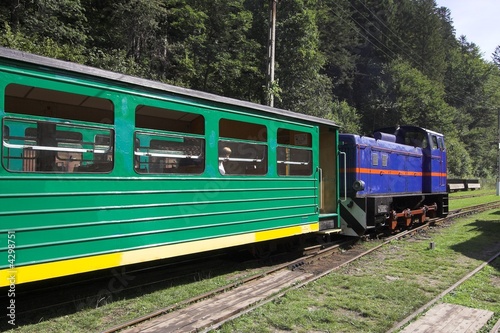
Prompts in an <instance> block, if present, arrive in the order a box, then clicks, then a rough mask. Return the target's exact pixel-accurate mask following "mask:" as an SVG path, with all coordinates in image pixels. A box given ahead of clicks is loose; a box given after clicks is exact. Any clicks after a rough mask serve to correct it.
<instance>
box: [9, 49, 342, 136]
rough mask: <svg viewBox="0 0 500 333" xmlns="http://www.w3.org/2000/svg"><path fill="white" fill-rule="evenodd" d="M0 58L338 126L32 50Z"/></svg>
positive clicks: (317, 118)
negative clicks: (44, 54) (42, 54)
mask: <svg viewBox="0 0 500 333" xmlns="http://www.w3.org/2000/svg"><path fill="white" fill-rule="evenodd" d="M0 59H8V60H10V61H14V62H23V63H28V64H30V65H35V66H39V67H42V68H43V67H45V68H50V69H55V70H59V71H66V72H71V73H73V74H76V75H82V74H83V75H86V76H92V77H97V78H100V79H105V80H110V81H114V82H119V83H125V84H128V85H133V86H138V87H142V88H147V89H154V90H159V91H163V92H167V93H171V94H175V95H179V96H184V97H190V98H195V99H201V100H205V101H210V102H216V103H222V104H227V105H231V106H237V107H243V108H247V109H251V110H255V111H259V112H264V113H269V114H272V115H277V116H283V117H287V118H293V119H299V120H302V121H306V122H309V123H314V124H323V125H328V126H331V127H336V128H338V127H339V125H337V124H336V123H335V122H333V121H331V120H328V119H323V118H319V117H315V116H310V115H306V114H300V113H296V112H292V111H289V110H284V109H279V108H274V107H270V106H266V105H261V104H257V103H252V102H247V101H242V100H238V99H234V98H229V97H223V96H219V95H215V94H210V93H206V92H202V91H198V90H193V89H187V88H182V87H178V86H173V85H170V84H166V83H161V82H158V81H152V80H147V79H142V78H139V77H134V76H129V75H125V74H120V73H116V72H112V71H107V70H103V69H98V68H95V67H90V66H85V65H80V64H76V63H72V62H68V61H63V60H58V59H53V58H48V57H43V56H39V55H35V54H31V53H26V52H22V51H18V50H12V49H8V48H4V47H0Z"/></svg>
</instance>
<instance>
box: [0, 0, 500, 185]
mask: <svg viewBox="0 0 500 333" xmlns="http://www.w3.org/2000/svg"><path fill="white" fill-rule="evenodd" d="M269 11H270V8H269V1H258V0H214V1H199V0H124V1H118V2H117V1H111V0H61V1H59V0H58V1H56V0H10V1H4V2H2V3H0V19H1V20H2V22H5V24H4V25H2V26H0V45H2V46H5V47H9V48H14V49H20V50H24V51H28V52H32V53H36V54H41V55H45V56H49V57H54V58H59V59H64V60H68V61H73V62H78V63H83V64H87V65H91V66H96V67H100V68H104V69H109V70H113V71H117V72H121V73H126V74H131V75H136V76H140V77H145V78H149V79H154V80H160V81H164V82H168V83H171V84H175V85H179V86H183V87H188V88H194V89H198V90H202V91H207V92H211V93H215V94H220V95H224V96H229V97H234V98H239V99H243V100H248V101H253V102H257V103H265V101H266V98H267V94H269V93H270V92H269V91H267V90H268V89H262V87H267V83H266V68H267V48H268V31H269V30H268V20H269ZM452 16H453V13H452V12H451V11H450V10H449V9H448V8H446V7H438V6H437V4H436V2H435V0H398V1H396V0H323V1H312V0H289V1H278V2H277V31H276V64H275V67H276V73H275V80H276V81H275V82H274V83H273V84H272V87H271V89H272V92H273V93H274V94H275V97H276V100H275V105H276V106H277V107H280V108H284V109H290V110H293V111H296V112H301V113H306V114H310V115H316V116H319V117H326V118H329V119H333V120H334V121H336V122H338V123H339V124H340V125H342V127H343V129H342V130H343V131H350V132H356V133H360V134H369V133H371V132H372V131H373V130H375V129H376V128H377V127H386V126H390V125H397V124H414V125H420V126H424V127H427V128H429V129H431V130H436V131H439V132H443V133H444V134H445V135H446V136H447V137H448V149H449V153H450V154H449V155H450V157H449V163H448V168H449V171H450V173H451V174H453V175H455V176H457V177H465V176H475V177H493V176H494V174H495V173H496V169H497V166H496V163H497V162H496V161H497V158H496V156H497V147H498V145H497V144H496V142H498V129H497V126H498V112H499V111H498V110H499V109H500V92H499V91H500V89H499V87H500V46H499V47H498V48H497V49H496V50H495V52H494V53H493V54H492V55H491V62H489V61H488V60H485V59H484V58H483V57H482V55H481V53H480V51H479V48H478V47H477V46H476V45H475V44H474V43H473V42H471V41H468V40H467V39H466V38H465V37H463V36H456V35H455V29H454V26H453V20H452ZM472 152H474V153H472Z"/></svg>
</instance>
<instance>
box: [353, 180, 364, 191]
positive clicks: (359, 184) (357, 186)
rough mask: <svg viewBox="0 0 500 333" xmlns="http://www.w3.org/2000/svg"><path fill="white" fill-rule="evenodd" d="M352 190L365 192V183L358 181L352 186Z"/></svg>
mask: <svg viewBox="0 0 500 333" xmlns="http://www.w3.org/2000/svg"><path fill="white" fill-rule="evenodd" d="M352 188H353V189H354V191H363V190H364V189H365V182H364V181H362V180H356V181H355V182H354V184H352Z"/></svg>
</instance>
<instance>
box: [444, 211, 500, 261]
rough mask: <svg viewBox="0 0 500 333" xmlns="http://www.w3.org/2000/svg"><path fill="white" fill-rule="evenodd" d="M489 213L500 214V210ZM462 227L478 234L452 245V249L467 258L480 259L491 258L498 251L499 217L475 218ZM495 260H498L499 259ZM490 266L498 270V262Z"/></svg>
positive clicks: (499, 246)
mask: <svg viewBox="0 0 500 333" xmlns="http://www.w3.org/2000/svg"><path fill="white" fill-rule="evenodd" d="M490 215H491V216H500V210H497V211H494V212H492V213H491V214H490ZM464 227H465V228H469V229H470V231H476V232H477V231H479V232H480V235H479V236H477V237H474V238H472V239H469V240H467V241H466V242H463V243H459V244H456V245H454V246H452V249H454V250H455V251H458V252H460V253H462V254H463V255H465V256H467V257H469V258H473V259H477V260H481V261H487V260H489V259H491V258H492V257H493V256H495V255H496V254H497V253H498V252H499V251H500V219H491V220H475V221H472V222H470V223H468V224H466V225H464ZM497 259H498V257H497ZM496 261H497V262H499V261H500V260H496ZM492 266H493V267H495V268H496V269H497V270H500V267H499V265H498V264H496V265H492Z"/></svg>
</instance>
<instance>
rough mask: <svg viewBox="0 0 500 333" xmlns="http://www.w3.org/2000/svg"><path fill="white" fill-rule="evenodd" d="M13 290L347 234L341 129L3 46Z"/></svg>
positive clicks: (7, 242)
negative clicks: (337, 231) (342, 222)
mask: <svg viewBox="0 0 500 333" xmlns="http://www.w3.org/2000/svg"><path fill="white" fill-rule="evenodd" d="M0 92H1V93H0V117H1V120H2V126H1V128H0V131H1V137H2V148H1V149H2V152H1V154H2V156H1V161H2V163H1V166H0V258H3V259H2V260H1V261H0V281H1V283H0V286H6V285H9V284H10V283H13V282H15V283H17V284H20V283H26V282H31V281H37V280H43V279H49V278H53V277H58V276H64V275H71V274H77V273H82V272H88V271H93V270H99V269H104V268H110V267H116V266H121V265H127V264H133V263H139V262H144V261H150V260H156V259H162V258H169V257H175V256H181V255H186V254H191V253H197V252H203V251H208V250H213V249H220V248H225V247H231V246H236V245H242V244H252V243H256V242H262V241H266V240H273V239H277V238H284V237H289V236H293V235H301V234H306V233H311V232H317V231H320V230H323V229H331V228H338V227H339V222H338V221H339V219H338V204H337V203H338V184H337V176H338V174H337V170H338V168H337V164H338V155H337V140H338V127H337V125H336V124H335V123H333V122H331V121H328V120H324V119H319V118H315V117H311V116H306V115H299V114H295V113H292V112H289V111H285V110H280V109H275V108H270V107H267V106H262V105H257V104H253V103H249V102H243V101H238V100H234V99H229V98H224V97H220V96H215V95H211V94H207V93H202V92H199V91H193V90H189V89H183V88H179V87H174V86H170V85H166V84H162V83H158V82H153V81H148V80H143V79H139V78H134V77H130V76H125V75H122V74H117V73H113V72H108V71H103V70H99V69H95V68H90V67H86V66H81V65H76V64H72V63H68V62H63V61H59V60H54V59H49V58H45V57H40V56H35V55H31V54H26V53H22V52H19V51H14V50H9V49H5V48H0Z"/></svg>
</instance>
